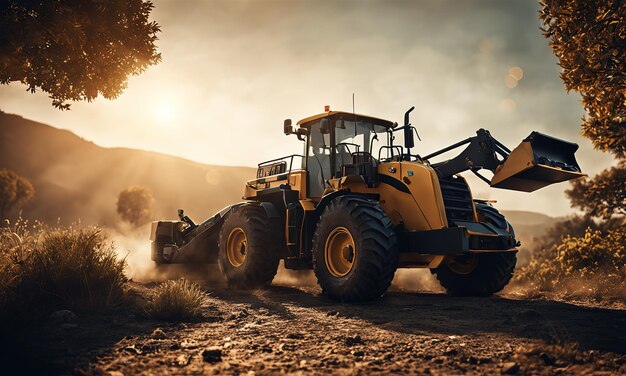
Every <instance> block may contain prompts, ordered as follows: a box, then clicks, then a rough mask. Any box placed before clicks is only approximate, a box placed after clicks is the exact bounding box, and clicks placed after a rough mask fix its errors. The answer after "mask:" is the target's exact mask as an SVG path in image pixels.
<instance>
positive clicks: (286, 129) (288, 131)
mask: <svg viewBox="0 0 626 376" xmlns="http://www.w3.org/2000/svg"><path fill="white" fill-rule="evenodd" d="M283 131H284V132H285V134H286V135H290V134H292V133H293V127H292V126H291V119H285V122H284V124H283Z"/></svg>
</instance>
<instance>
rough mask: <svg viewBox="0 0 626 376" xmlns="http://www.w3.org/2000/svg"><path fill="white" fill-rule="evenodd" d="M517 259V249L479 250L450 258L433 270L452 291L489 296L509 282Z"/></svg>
mask: <svg viewBox="0 0 626 376" xmlns="http://www.w3.org/2000/svg"><path fill="white" fill-rule="evenodd" d="M516 262H517V255H516V252H498V253H478V254H470V255H466V256H459V257H453V258H448V259H446V260H444V262H443V263H442V264H441V266H439V267H438V268H436V269H431V272H432V273H433V274H436V275H437V279H438V280H439V282H440V283H441V285H442V286H443V287H444V288H445V289H446V290H448V294H450V295H456V296H489V295H492V294H494V293H496V292H498V291H501V290H502V289H503V288H504V286H506V285H507V284H508V283H509V281H510V280H511V277H513V270H515V263H516Z"/></svg>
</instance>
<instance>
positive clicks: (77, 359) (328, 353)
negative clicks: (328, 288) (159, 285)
mask: <svg viewBox="0 0 626 376" xmlns="http://www.w3.org/2000/svg"><path fill="white" fill-rule="evenodd" d="M154 285H155V284H137V283H135V284H134V288H133V289H134V291H135V294H138V296H141V295H142V294H145V292H146V291H147V289H150V288H152V287H153V286H154ZM205 288H206V290H207V292H208V293H209V294H210V298H209V304H208V305H207V306H206V308H205V315H204V319H202V320H198V321H196V322H186V323H166V322H158V321H152V320H146V319H143V318H142V317H141V315H140V312H130V311H128V310H120V311H117V312H113V313H108V314H102V315H84V316H83V315H78V317H77V318H76V319H75V320H73V321H72V322H70V323H63V324H60V325H59V324H58V323H57V324H46V325H45V329H44V330H43V332H42V331H41V330H40V331H38V332H37V333H34V332H33V333H30V334H25V335H24V336H23V337H22V339H23V341H25V342H28V343H26V344H16V346H19V345H24V350H20V352H19V354H18V355H16V356H15V357H13V359H12V360H11V361H10V362H9V363H4V366H5V368H4V369H7V368H8V369H11V368H12V367H13V366H15V367H17V368H16V369H18V370H21V371H22V372H26V373H29V372H33V373H34V372H37V373H44V374H82V375H111V376H120V375H144V374H145V375H148V374H150V375H167V374H176V375H195V374H244V375H248V374H257V375H261V374H279V373H287V374H326V373H335V374H368V375H369V374H387V373H393V374H429V373H430V374H485V373H487V374H494V373H495V374H499V373H508V374H516V373H517V374H572V373H576V374H626V355H625V354H626V310H623V309H620V308H606V307H604V308H603V307H597V306H596V307H592V306H589V305H587V304H583V303H576V304H574V303H566V302H559V301H554V300H544V299H520V298H516V297H515V296H513V295H510V294H509V295H507V294H502V295H499V296H494V297H491V298H454V297H450V296H447V295H445V294H442V293H416V292H410V293H409V292H402V291H391V292H389V293H388V294H387V295H386V296H385V297H384V298H383V299H382V300H380V301H377V302H371V303H362V304H341V303H337V302H334V301H331V300H329V299H327V298H325V297H324V296H323V295H321V294H320V290H319V289H318V288H317V287H313V286H309V287H292V286H288V285H283V286H271V287H269V288H266V289H263V290H256V291H251V292H242V291H233V290H228V289H226V288H225V287H223V286H219V285H218V286H216V285H215V284H214V283H211V284H210V285H206V284H205ZM35 338H36V339H35ZM11 362H13V364H11Z"/></svg>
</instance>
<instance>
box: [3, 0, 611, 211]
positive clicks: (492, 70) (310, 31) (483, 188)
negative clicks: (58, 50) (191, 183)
mask: <svg viewBox="0 0 626 376" xmlns="http://www.w3.org/2000/svg"><path fill="white" fill-rule="evenodd" d="M153 2H154V5H155V8H154V10H153V13H152V19H153V20H154V21H156V22H157V23H159V24H160V25H161V28H162V32H161V33H160V35H159V41H158V43H157V45H158V48H159V51H160V52H161V53H162V56H163V61H162V62H161V63H160V64H158V65H156V66H153V67H151V68H149V69H148V70H147V71H146V72H144V73H143V74H141V75H139V76H134V77H131V78H130V79H129V81H128V88H127V89H126V91H125V92H124V93H123V94H122V95H121V96H120V97H119V98H117V99H115V100H112V101H109V100H106V99H103V98H98V99H96V100H95V101H93V102H91V103H87V102H77V103H74V104H72V108H71V110H70V111H64V112H62V111H59V110H56V109H54V108H53V107H52V106H51V103H50V99H49V98H48V96H47V95H46V94H44V93H41V92H40V93H36V94H30V93H27V92H26V87H25V86H23V85H21V84H19V83H12V84H10V85H2V86H0V109H1V110H3V111H5V112H8V113H15V114H19V115H22V116H24V117H26V118H29V119H33V120H36V121H40V122H44V123H47V124H50V125H53V126H56V127H58V128H64V129H69V130H71V131H73V132H74V133H76V134H78V135H79V136H81V137H83V138H85V139H87V140H90V141H93V142H95V143H96V144H98V145H101V146H105V147H119V146H122V147H130V148H138V149H145V150H151V151H158V152H162V153H166V154H172V155H176V156H180V157H184V158H188V159H191V160H195V161H198V162H202V163H207V164H215V165H236V166H255V165H256V164H257V163H259V162H261V161H263V160H267V159H272V158H276V157H280V156H282V155H288V154H292V153H301V152H302V143H301V142H299V141H297V139H296V138H295V137H294V136H290V137H286V136H285V135H284V134H283V133H282V124H283V120H284V119H286V118H291V119H293V120H294V123H295V121H297V120H299V119H301V118H304V117H307V116H310V115H313V114H317V113H320V112H323V109H324V106H325V105H329V106H330V107H331V109H332V110H346V111H351V110H352V94H353V93H354V94H355V107H356V112H357V113H363V114H368V115H372V116H376V117H380V118H385V119H389V120H392V121H397V122H399V123H400V122H402V116H403V114H404V112H405V111H406V110H407V109H408V108H409V107H411V106H415V107H416V109H415V111H413V113H412V123H413V125H415V126H416V127H417V129H418V131H419V134H420V136H421V138H422V142H418V143H417V145H416V149H414V150H413V151H416V152H417V153H419V154H422V155H425V154H429V153H430V152H432V151H435V150H437V149H439V148H442V147H445V146H448V145H450V144H452V143H455V142H457V141H459V140H461V139H464V138H467V137H469V136H471V135H473V134H475V133H474V132H475V131H476V130H477V129H479V128H485V129H488V130H490V132H491V134H492V135H493V136H494V137H495V138H497V139H498V140H500V141H501V142H503V143H504V144H505V145H507V146H509V148H513V147H515V146H516V145H517V144H518V143H519V142H521V140H522V139H523V138H525V137H526V136H527V135H529V134H530V132H531V131H533V130H536V131H540V132H543V133H547V134H550V135H552V136H555V137H559V138H563V139H566V140H570V141H573V142H576V143H578V144H579V145H580V150H579V152H578V153H577V158H578V161H579V164H580V165H581V167H582V169H583V171H584V172H587V173H590V174H594V173H597V172H599V171H600V170H602V169H604V168H606V167H608V166H611V165H612V164H614V161H613V160H612V158H611V156H610V155H607V154H602V153H600V152H598V151H595V150H593V147H592V145H591V142H590V141H589V140H587V139H586V138H583V137H582V136H580V135H579V130H580V124H581V117H582V116H583V115H584V111H583V109H582V105H581V104H580V102H579V99H580V97H579V95H578V94H576V93H569V94H568V93H566V92H565V89H564V86H563V84H562V82H561V80H560V78H559V72H560V68H559V66H558V65H557V59H556V57H555V56H554V55H553V54H552V51H551V49H550V47H549V45H548V40H547V39H545V38H544V37H543V35H542V33H541V31H540V29H539V27H540V23H539V20H538V18H537V16H538V9H539V5H538V2H537V1H533V0H497V1H452V0H450V1H441V0H432V1H417V0H416V1H382V0H381V1H349V0H344V1H298V0H292V1H284V0H280V1H279V0H257V1H239V0H219V1H218V0H211V1H209V0H207V1H202V0H194V1H192V0H153ZM451 156H453V155H451ZM469 175H470V176H467V177H468V181H470V185H471V187H472V190H473V194H474V196H475V197H480V198H489V199H495V200H498V202H499V204H498V207H499V208H501V209H509V210H511V209H513V210H530V211H537V212H543V213H547V214H550V215H553V216H561V215H566V214H568V213H571V212H572V209H571V208H570V207H569V202H568V200H567V199H566V198H565V195H564V193H563V191H564V190H565V189H566V188H567V184H565V183H561V184H556V185H553V186H550V187H548V188H544V189H542V190H539V191H536V192H534V193H523V192H513V191H505V190H499V189H491V188H489V187H488V186H487V185H485V184H484V183H482V182H481V181H479V180H477V179H476V178H474V177H473V176H471V174H469ZM251 178H252V177H251ZM242 189H243V188H242Z"/></svg>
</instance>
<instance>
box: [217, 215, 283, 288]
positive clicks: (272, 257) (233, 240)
mask: <svg viewBox="0 0 626 376" xmlns="http://www.w3.org/2000/svg"><path fill="white" fill-rule="evenodd" d="M280 229H281V228H280V225H279V223H278V221H277V220H275V219H272V218H269V217H268V216H267V214H266V213H265V210H264V209H263V208H262V207H258V206H252V205H247V206H242V207H240V208H237V209H235V210H234V211H233V212H232V213H231V214H230V215H229V216H228V217H227V218H226V220H225V221H224V224H223V225H222V229H221V230H220V237H219V242H218V246H219V254H218V264H219V266H220V270H221V271H222V274H223V275H224V276H225V277H226V282H227V283H228V286H229V287H233V288H238V289H253V288H256V287H260V286H263V285H267V284H270V283H271V282H272V279H274V276H275V275H276V271H277V269H278V262H279V245H280V237H279V236H277V235H276V234H277V233H280Z"/></svg>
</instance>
